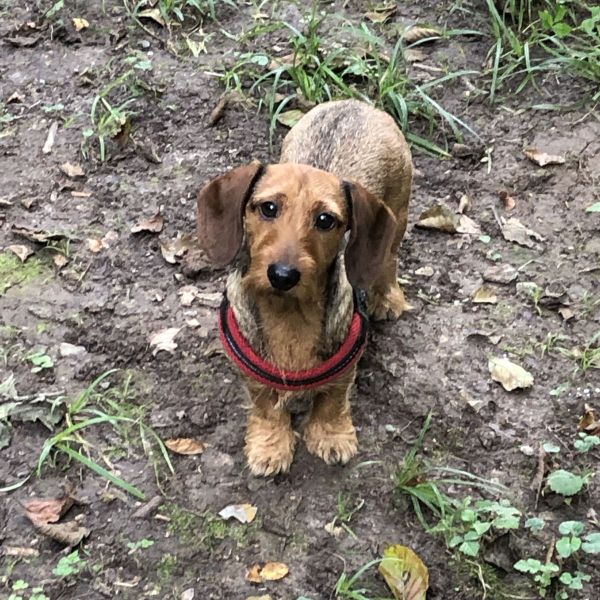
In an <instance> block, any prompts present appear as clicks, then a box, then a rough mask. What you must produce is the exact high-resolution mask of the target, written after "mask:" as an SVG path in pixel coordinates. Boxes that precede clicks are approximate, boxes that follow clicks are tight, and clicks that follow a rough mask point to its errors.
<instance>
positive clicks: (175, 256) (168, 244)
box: [159, 234, 194, 265]
mask: <svg viewBox="0 0 600 600" xmlns="http://www.w3.org/2000/svg"><path fill="white" fill-rule="evenodd" d="M159 244H160V253H161V254H162V257H163V258H164V259H165V260H166V261H167V262H168V263H169V264H172V265H174V264H176V263H177V262H179V259H181V258H182V257H183V256H184V255H185V253H186V252H187V251H188V250H189V249H190V248H191V247H192V246H193V244H194V239H193V238H192V236H191V235H188V234H183V235H178V236H177V237H176V238H175V239H174V240H171V241H160V242H159Z"/></svg>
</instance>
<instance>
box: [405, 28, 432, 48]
mask: <svg viewBox="0 0 600 600" xmlns="http://www.w3.org/2000/svg"><path fill="white" fill-rule="evenodd" d="M402 37H404V41H405V42H406V43H407V44H413V43H414V42H418V41H419V40H424V39H426V38H435V39H438V38H439V37H440V32H439V31H438V30H437V29H433V28H432V27H420V26H419V25H415V26H414V27H411V28H410V29H408V30H407V31H405V32H404V35H403V36H402ZM431 41H434V39H432V40H431Z"/></svg>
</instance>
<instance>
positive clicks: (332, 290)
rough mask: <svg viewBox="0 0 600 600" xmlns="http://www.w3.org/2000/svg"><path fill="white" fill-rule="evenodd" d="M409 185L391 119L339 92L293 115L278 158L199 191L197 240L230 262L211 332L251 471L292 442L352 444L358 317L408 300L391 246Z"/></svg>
mask: <svg viewBox="0 0 600 600" xmlns="http://www.w3.org/2000/svg"><path fill="white" fill-rule="evenodd" d="M411 184H412V159H411V154H410V150H409V147H408V145H407V143H406V141H405V139H404V136H403V135H402V133H401V131H400V130H399V128H398V127H397V125H396V123H395V122H394V120H393V119H392V118H391V117H390V116H389V115H388V114H386V113H385V112H383V111H380V110H378V109H375V108H373V107H372V106H370V105H368V104H366V103H363V102H360V101H356V100H345V101H332V102H327V103H324V104H321V105H318V106H316V107H315V108H313V109H311V110H310V111H309V112H308V113H307V114H305V115H304V116H303V117H302V118H301V119H300V121H299V122H298V123H297V124H296V125H295V126H294V127H293V128H292V129H291V130H290V131H289V133H288V135H287V136H286V137H285V139H284V141H283V146H282V152H281V157H280V162H279V163H277V164H269V165H266V166H265V165H261V164H259V163H251V164H248V165H244V166H240V167H237V168H234V169H233V170H231V171H229V172H228V173H226V174H224V175H222V176H221V177H218V178H216V179H213V180H212V181H210V182H209V183H207V184H206V185H205V186H204V187H203V188H202V189H201V191H200V192H199V193H198V198H197V209H198V210H197V225H198V235H199V241H200V247H201V249H202V250H203V251H204V252H205V254H206V255H207V257H208V259H209V260H210V261H211V262H212V263H213V264H214V265H215V266H218V267H224V266H226V265H230V264H232V263H235V266H234V269H233V271H232V272H231V274H230V275H229V277H228V280H227V284H226V293H225V295H224V301H223V304H222V306H221V310H220V324H219V330H220V335H221V339H222V341H223V344H224V347H225V349H226V351H227V354H228V355H229V356H230V358H232V360H233V361H234V362H235V364H236V365H237V366H238V367H239V368H240V370H241V371H242V373H243V374H244V375H245V380H246V387H247V390H248V392H249V396H250V400H251V402H250V411H249V418H248V423H247V429H246V436H245V455H246V458H247V462H248V465H249V468H250V471H251V472H252V473H253V474H254V475H271V474H276V473H280V472H285V471H287V470H289V468H290V466H291V464H292V460H293V457H294V452H295V448H296V445H297V441H298V439H300V437H302V438H303V439H304V441H305V443H306V448H307V449H308V451H309V452H310V453H312V454H314V455H316V456H318V457H320V458H321V459H323V460H324V461H325V462H326V463H328V464H334V463H342V464H343V463H346V462H348V461H349V460H350V459H351V458H352V457H353V456H354V455H355V454H356V453H357V450H358V441H357V436H356V430H355V428H354V425H353V422H352V416H351V411H350V394H351V390H352V387H353V383H354V379H355V373H356V362H357V360H358V358H359V357H360V354H361V352H362V350H363V348H364V343H365V340H366V326H367V316H370V317H372V318H374V319H395V318H398V317H399V316H400V315H401V314H402V313H403V312H404V311H405V310H408V309H409V308H410V306H409V305H408V303H407V302H406V300H405V297H404V294H403V291H402V289H401V288H400V287H399V285H398V280H397V258H396V254H397V250H398V247H399V245H400V242H401V241H402V238H403V236H404V233H405V230H406V225H407V218H408V204H409V198H410V192H411ZM347 232H348V233H347ZM365 313H366V314H365ZM298 412H299V413H303V416H304V426H303V430H302V435H301V436H300V434H297V433H296V432H295V430H294V427H293V424H294V423H293V419H292V416H293V415H295V414H296V413H298Z"/></svg>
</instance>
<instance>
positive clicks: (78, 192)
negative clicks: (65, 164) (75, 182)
mask: <svg viewBox="0 0 600 600" xmlns="http://www.w3.org/2000/svg"><path fill="white" fill-rule="evenodd" d="M91 195H92V192H86V191H85V190H73V191H72V192H71V196H73V198H89V197H90V196H91Z"/></svg>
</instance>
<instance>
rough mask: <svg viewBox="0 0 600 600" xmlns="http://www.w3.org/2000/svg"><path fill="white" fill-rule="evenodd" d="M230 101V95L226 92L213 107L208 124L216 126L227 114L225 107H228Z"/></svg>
mask: <svg viewBox="0 0 600 600" xmlns="http://www.w3.org/2000/svg"><path fill="white" fill-rule="evenodd" d="M228 102H229V95H228V94H224V95H223V96H221V98H220V99H219V101H218V102H217V104H216V105H215V107H214V108H213V109H212V111H211V113H210V117H209V118H208V126H209V127H214V126H215V125H216V124H217V123H218V122H219V121H220V120H221V119H222V118H223V115H224V114H225V109H226V108H227V103H228Z"/></svg>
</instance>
